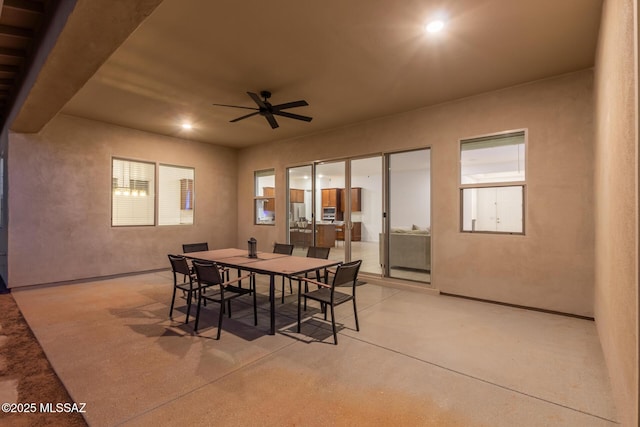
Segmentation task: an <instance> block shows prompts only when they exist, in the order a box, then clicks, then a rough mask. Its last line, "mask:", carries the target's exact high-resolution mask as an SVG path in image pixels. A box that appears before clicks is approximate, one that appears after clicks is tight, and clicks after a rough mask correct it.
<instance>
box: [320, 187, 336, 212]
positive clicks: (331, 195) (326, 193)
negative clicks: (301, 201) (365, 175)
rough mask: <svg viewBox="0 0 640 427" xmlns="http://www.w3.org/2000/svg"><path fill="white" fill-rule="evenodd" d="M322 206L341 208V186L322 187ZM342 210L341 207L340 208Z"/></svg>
mask: <svg viewBox="0 0 640 427" xmlns="http://www.w3.org/2000/svg"><path fill="white" fill-rule="evenodd" d="M322 207H323V208H326V207H336V208H340V189H339V188H323V189H322ZM338 211H340V209H338Z"/></svg>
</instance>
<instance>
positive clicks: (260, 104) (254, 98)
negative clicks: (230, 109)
mask: <svg viewBox="0 0 640 427" xmlns="http://www.w3.org/2000/svg"><path fill="white" fill-rule="evenodd" d="M247 95H249V96H250V97H251V99H253V102H255V103H256V104H258V107H260V108H264V109H265V110H266V109H267V106H266V105H265V103H264V102H263V101H262V99H260V97H259V96H258V95H257V94H255V93H253V92H247Z"/></svg>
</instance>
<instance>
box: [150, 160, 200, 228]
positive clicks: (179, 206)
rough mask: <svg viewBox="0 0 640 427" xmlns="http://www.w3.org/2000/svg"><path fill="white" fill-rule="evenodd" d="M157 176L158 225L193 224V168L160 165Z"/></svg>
mask: <svg viewBox="0 0 640 427" xmlns="http://www.w3.org/2000/svg"><path fill="white" fill-rule="evenodd" d="M158 170H159V174H158V225H185V224H193V212H194V202H195V193H194V188H195V187H194V176H195V171H194V169H193V168H187V167H180V166H171V165H160V167H159V169H158Z"/></svg>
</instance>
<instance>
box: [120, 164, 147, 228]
mask: <svg viewBox="0 0 640 427" xmlns="http://www.w3.org/2000/svg"><path fill="white" fill-rule="evenodd" d="M111 182H112V192H111V194H112V199H111V200H112V203H111V206H112V214H111V225H113V226H122V225H154V223H155V211H154V205H155V201H154V197H155V165H154V164H153V163H144V162H135V161H131V160H121V159H113V160H112V175H111Z"/></svg>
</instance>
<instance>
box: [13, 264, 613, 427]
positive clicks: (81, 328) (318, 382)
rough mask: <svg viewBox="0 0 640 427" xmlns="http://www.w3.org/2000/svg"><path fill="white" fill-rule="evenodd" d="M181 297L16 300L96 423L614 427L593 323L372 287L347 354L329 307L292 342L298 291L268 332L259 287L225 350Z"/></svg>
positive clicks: (240, 304)
mask: <svg viewBox="0 0 640 427" xmlns="http://www.w3.org/2000/svg"><path fill="white" fill-rule="evenodd" d="M277 287H279V286H277ZM171 289H172V277H171V272H170V271H166V272H157V273H149V274H142V275H134V276H127V277H120V278H113V279H108V280H100V281H91V282H86V283H76V284H69V285H63V286H50V287H36V288H30V289H15V290H13V292H12V293H13V296H14V298H15V300H16V301H17V303H18V306H19V307H20V309H21V311H22V313H23V315H24V317H25V318H26V320H27V322H28V323H29V326H30V327H31V329H32V330H33V332H34V334H35V336H36V337H37V338H38V340H39V342H40V344H41V345H42V347H43V349H44V351H45V353H46V354H47V357H48V358H49V360H50V362H51V364H52V366H53V367H54V369H55V371H56V373H57V374H58V376H59V377H60V379H61V380H62V382H63V383H64V385H65V386H66V388H67V390H68V391H69V394H70V395H71V397H72V398H73V400H74V401H75V402H86V404H87V405H86V411H87V412H86V414H84V415H85V418H86V420H87V421H88V423H89V425H91V426H114V425H132V426H133V425H135V426H147V425H148V426H158V425H176V424H178V423H180V424H184V425H191V426H194V425H225V426H227V425H231V426H234V425H237V426H247V425H261V426H272V425H273V426H275V425H278V426H282V425H305V426H314V425H318V426H320V425H322V426H325V425H407V426H415V425H434V426H448V425H451V426H454V425H455V426H515V425H517V426H580V427H584V426H614V425H618V423H617V421H616V420H617V415H616V410H615V408H614V405H613V403H612V399H611V395H610V388H609V380H608V376H607V372H606V369H605V365H604V360H603V356H602V351H601V348H600V344H599V341H598V336H597V333H596V328H595V324H594V322H592V321H588V320H583V319H577V318H572V317H566V316H559V315H554V314H548V313H541V312H536V311H529V310H523V309H518V308H513V307H507V306H501V305H495V304H489V303H483V302H477V301H470V300H466V299H461V298H455V297H447V296H440V295H432V294H429V293H427V292H423V291H416V290H412V289H398V288H391V287H385V286H379V285H374V284H366V285H362V286H359V287H358V288H357V289H358V295H357V300H358V314H359V320H360V332H356V331H355V323H354V319H353V310H352V307H351V305H349V304H345V305H342V306H339V307H338V308H337V310H336V317H337V319H338V320H337V322H338V324H339V329H340V331H339V336H338V339H339V345H337V346H335V345H333V337H332V335H331V327H330V324H327V323H325V322H324V321H322V320H321V315H320V314H319V310H318V308H317V306H313V305H311V307H310V310H309V311H308V312H307V313H306V316H307V318H306V319H305V321H304V323H303V326H302V331H301V333H300V334H298V333H296V332H295V331H296V328H295V319H296V307H297V306H296V301H297V297H296V295H295V293H294V295H288V296H287V299H286V302H285V304H284V305H282V304H280V302H279V300H278V302H277V304H276V310H277V315H276V328H277V333H276V335H275V336H271V335H268V328H269V316H268V311H267V310H268V298H267V294H268V286H267V281H266V280H265V279H264V278H261V279H259V281H258V303H259V304H260V307H259V309H258V310H259V311H258V313H259V324H258V326H257V327H255V326H253V313H252V310H251V306H250V301H251V299H250V297H246V300H242V299H240V300H235V301H233V302H232V304H233V316H232V318H231V319H229V318H227V317H225V319H224V324H223V327H222V336H221V339H220V340H219V341H217V340H215V335H216V331H217V329H216V326H215V325H216V322H217V313H218V311H217V310H218V308H219V306H217V305H215V306H211V305H210V306H209V307H207V308H206V309H205V310H203V314H202V316H203V317H202V319H201V322H202V325H201V330H200V331H199V332H200V333H199V334H198V335H194V334H193V328H192V327H193V319H192V320H191V321H190V323H189V324H188V325H185V324H184V313H185V309H186V307H185V305H186V304H185V300H184V299H182V298H178V299H177V301H176V305H177V312H174V319H173V320H170V319H169V318H168V312H169V305H170V302H171ZM278 296H279V295H277V297H278ZM193 313H194V314H195V310H193ZM312 315H313V317H311V318H309V316H312Z"/></svg>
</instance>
